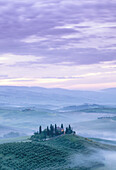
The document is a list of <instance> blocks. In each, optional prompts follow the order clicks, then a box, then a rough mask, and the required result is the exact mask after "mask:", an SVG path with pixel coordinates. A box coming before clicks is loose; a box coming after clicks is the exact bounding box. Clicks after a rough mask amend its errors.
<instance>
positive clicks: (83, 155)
mask: <svg viewBox="0 0 116 170" xmlns="http://www.w3.org/2000/svg"><path fill="white" fill-rule="evenodd" d="M99 150H115V151H116V147H115V146H110V145H103V144H99V143H97V142H94V141H92V140H89V139H87V138H83V137H80V136H76V135H72V134H68V135H62V136H59V137H57V138H52V139H51V140H46V141H41V142H18V143H7V144H2V145H0V169H1V170H2V169H9V170H12V169H17V170H19V169H22V170H24V169H26V170H30V169H31V170H37V169H43V170H54V169H57V170H61V169H66V170H69V169H70V170H73V169H76V170H90V169H91V168H92V169H93V168H94V167H95V168H96V167H100V166H104V164H103V157H102V156H99V155H98V151H99ZM91 157H94V159H91ZM87 158H89V159H87ZM83 159H84V164H83V163H82V162H81V160H83Z"/></svg>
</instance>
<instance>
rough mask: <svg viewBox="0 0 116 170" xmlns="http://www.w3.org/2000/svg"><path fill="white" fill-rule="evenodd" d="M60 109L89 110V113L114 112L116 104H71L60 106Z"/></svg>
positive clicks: (72, 110) (115, 111)
mask: <svg viewBox="0 0 116 170" xmlns="http://www.w3.org/2000/svg"><path fill="white" fill-rule="evenodd" d="M60 111H69V112H70V111H71V112H89V113H116V106H110V105H108V106H107V105H98V104H87V103H86V104H83V105H72V106H67V107H63V108H60Z"/></svg>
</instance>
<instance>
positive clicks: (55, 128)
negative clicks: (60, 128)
mask: <svg viewBox="0 0 116 170" xmlns="http://www.w3.org/2000/svg"><path fill="white" fill-rule="evenodd" d="M55 135H57V125H56V124H55Z"/></svg>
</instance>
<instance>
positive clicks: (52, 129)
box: [50, 124, 54, 137]
mask: <svg viewBox="0 0 116 170" xmlns="http://www.w3.org/2000/svg"><path fill="white" fill-rule="evenodd" d="M53 132H54V126H53V125H52V124H51V125H50V135H51V136H52V137H53Z"/></svg>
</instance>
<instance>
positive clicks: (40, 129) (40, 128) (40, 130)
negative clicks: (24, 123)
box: [39, 126, 42, 134]
mask: <svg viewBox="0 0 116 170" xmlns="http://www.w3.org/2000/svg"><path fill="white" fill-rule="evenodd" d="M41 132H42V127H41V126H40V127H39V134H41Z"/></svg>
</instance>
